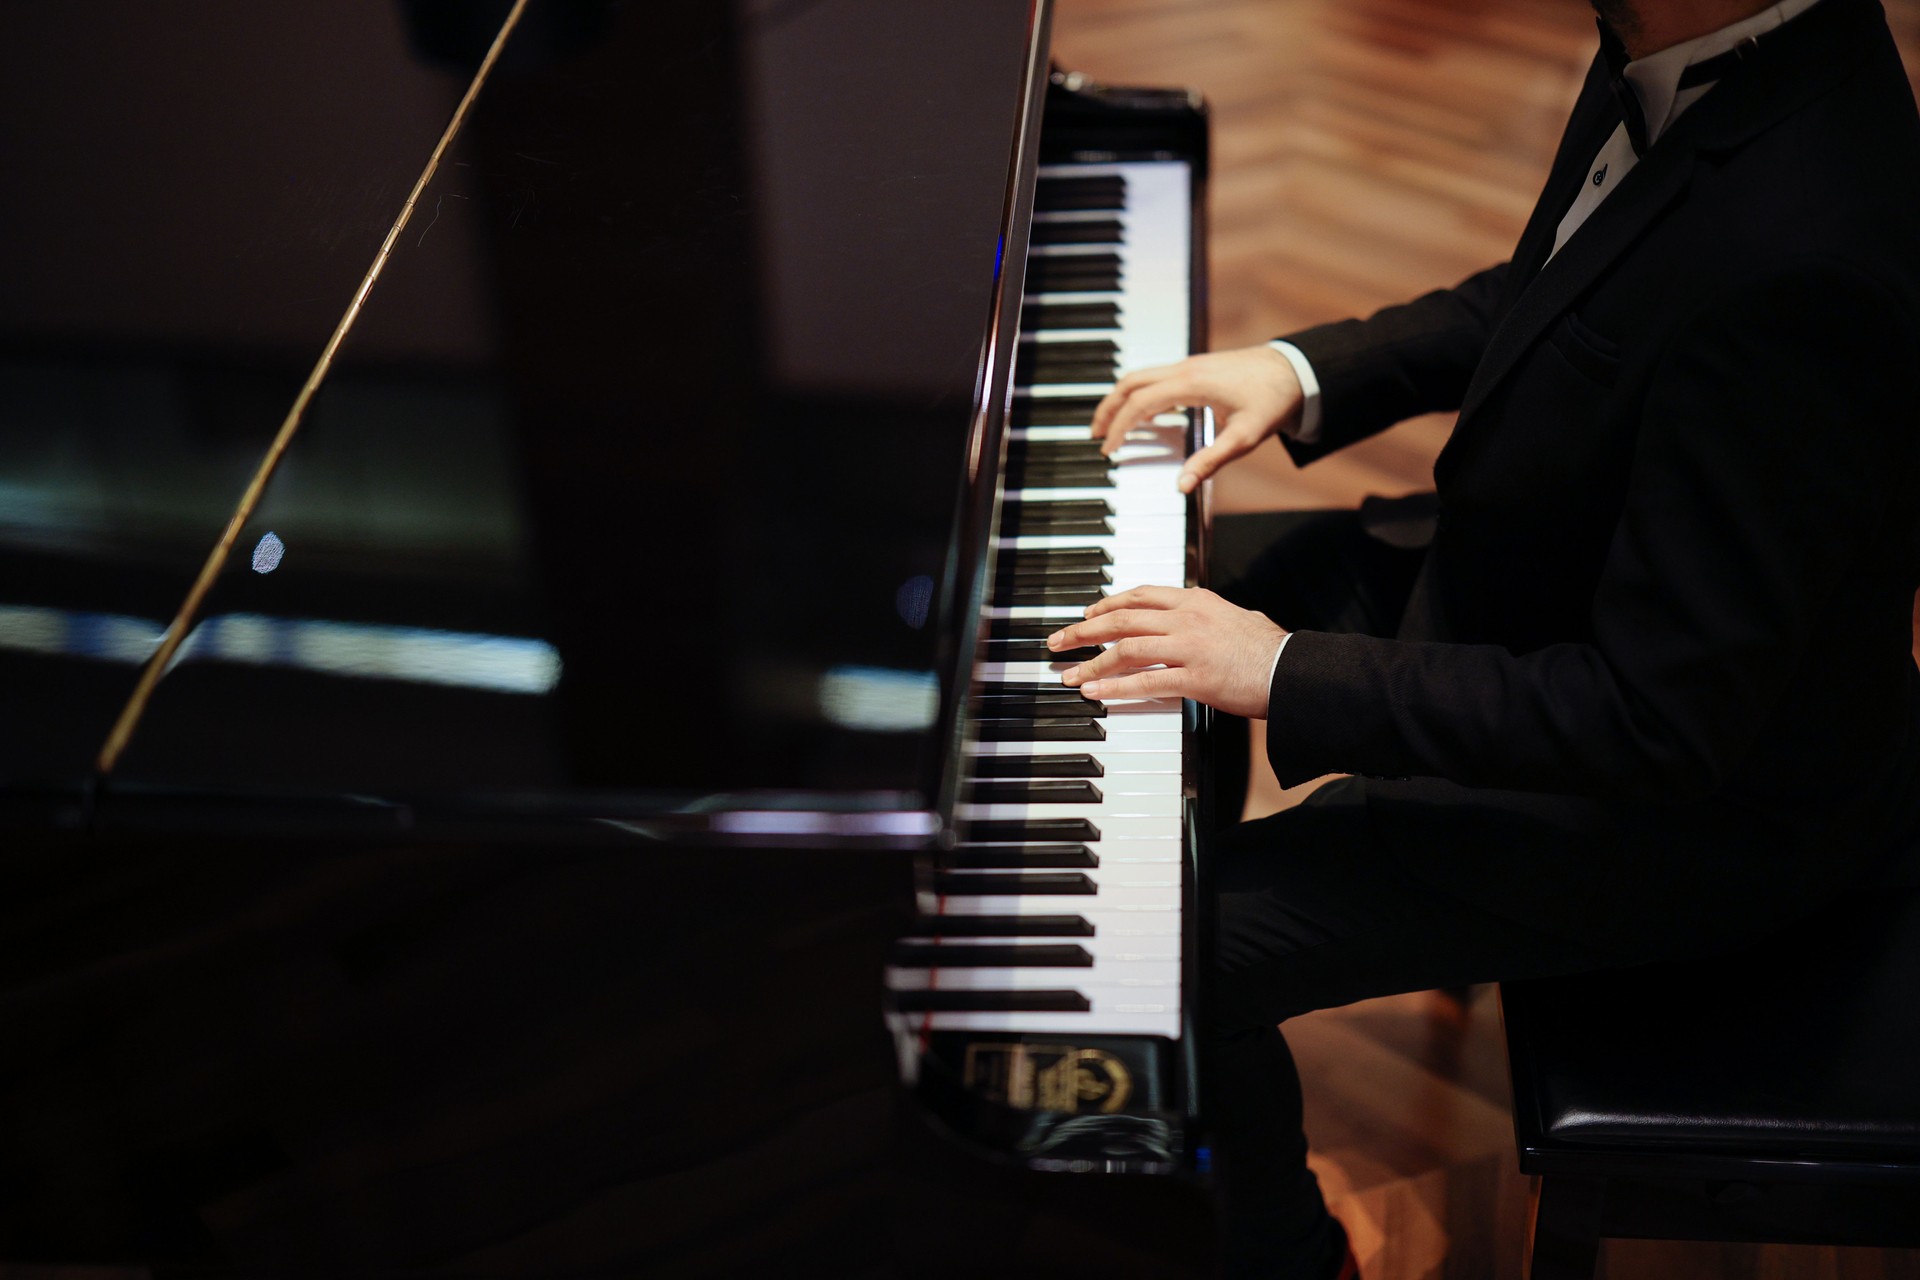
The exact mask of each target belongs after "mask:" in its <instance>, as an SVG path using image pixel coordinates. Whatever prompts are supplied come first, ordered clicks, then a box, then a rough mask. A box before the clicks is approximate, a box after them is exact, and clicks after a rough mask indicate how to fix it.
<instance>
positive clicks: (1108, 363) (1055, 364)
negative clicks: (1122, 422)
mask: <svg viewBox="0 0 1920 1280" xmlns="http://www.w3.org/2000/svg"><path fill="white" fill-rule="evenodd" d="M1118 370H1119V364H1118V362H1117V361H1115V360H1114V359H1113V358H1112V357H1110V356H1086V357H1071V356H1065V355H1054V354H1052V353H1050V352H1047V351H1045V350H1043V349H1041V348H1038V347H1033V346H1027V347H1022V348H1021V350H1020V354H1019V356H1017V357H1016V358H1015V359H1014V362H1013V382H1014V385H1015V386H1018V387H1054V386H1078V385H1079V384H1081V383H1086V384H1089V385H1092V384H1095V383H1102V384H1104V383H1108V382H1112V381H1114V380H1115V378H1116V375H1117V373H1118Z"/></svg>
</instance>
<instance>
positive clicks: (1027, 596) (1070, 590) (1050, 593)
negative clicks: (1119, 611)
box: [993, 586, 1106, 606]
mask: <svg viewBox="0 0 1920 1280" xmlns="http://www.w3.org/2000/svg"><path fill="white" fill-rule="evenodd" d="M1105 598H1106V592H1104V591H1102V590H1101V589H1100V588H1098V587H1049V586H1030V587H1023V586H1014V587H1007V588H1004V589H1002V588H1000V587H995V589H994V593H993V603H995V604H1000V605H1037V604H1057V605H1068V606H1071V605H1081V606H1085V605H1090V604H1098V603H1099V602H1100V601H1102V600H1104V599H1105Z"/></svg>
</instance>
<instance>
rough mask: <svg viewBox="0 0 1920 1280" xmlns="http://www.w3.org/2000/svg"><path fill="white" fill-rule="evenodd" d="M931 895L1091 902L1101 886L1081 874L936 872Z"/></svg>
mask: <svg viewBox="0 0 1920 1280" xmlns="http://www.w3.org/2000/svg"><path fill="white" fill-rule="evenodd" d="M933 891H934V892H935V893H937V894H941V895H943V896H945V897H948V898H1026V897H1031V898H1090V897H1092V896H1093V895H1094V894H1097V893H1099V892H1100V886H1099V885H1097V884H1095V883H1094V880H1093V877H1092V876H1090V875H1088V874H1087V873H1086V872H1084V871H1030V872H1020V871H1009V872H1007V873H1006V874H1005V875H1002V874H1000V873H999V872H997V871H982V872H978V873H974V872H936V873H935V874H934V877H933Z"/></svg>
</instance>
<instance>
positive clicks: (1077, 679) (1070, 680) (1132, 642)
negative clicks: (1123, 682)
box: [1060, 636, 1180, 687]
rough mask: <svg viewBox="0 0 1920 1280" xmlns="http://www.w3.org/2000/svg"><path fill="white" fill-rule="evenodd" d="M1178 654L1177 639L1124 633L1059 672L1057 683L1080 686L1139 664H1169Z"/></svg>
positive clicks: (1140, 665) (1174, 660)
mask: <svg viewBox="0 0 1920 1280" xmlns="http://www.w3.org/2000/svg"><path fill="white" fill-rule="evenodd" d="M1179 656H1180V642H1179V641H1177V640H1175V639H1173V638H1171V637H1169V636H1128V637H1127V638H1126V639H1124V640H1121V641H1119V642H1118V643H1117V644H1114V645H1111V646H1109V647H1108V648H1107V649H1106V650H1105V651H1104V652H1103V653H1101V654H1100V656H1099V657H1097V658H1088V659H1087V660H1086V661H1085V662H1082V663H1080V664H1078V665H1077V666H1072V667H1069V668H1067V669H1066V670H1065V671H1063V672H1061V673H1060V683H1061V684H1064V685H1067V686H1069V687H1072V686H1076V685H1082V684H1086V683H1087V682H1088V681H1090V680H1099V679H1103V678H1105V677H1107V676H1118V675H1125V674H1126V673H1127V672H1129V671H1138V670H1139V669H1140V668H1142V667H1157V666H1161V665H1162V664H1173V663H1176V662H1177V661H1178V659H1179Z"/></svg>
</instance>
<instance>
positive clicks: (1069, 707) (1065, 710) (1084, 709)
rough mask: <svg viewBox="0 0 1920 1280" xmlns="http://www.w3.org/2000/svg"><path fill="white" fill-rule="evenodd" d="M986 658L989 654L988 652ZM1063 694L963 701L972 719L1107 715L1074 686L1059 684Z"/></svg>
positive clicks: (1104, 708) (1102, 705)
mask: <svg viewBox="0 0 1920 1280" xmlns="http://www.w3.org/2000/svg"><path fill="white" fill-rule="evenodd" d="M988 658H989V661H991V660H992V655H988ZM1060 691H1061V692H1062V693H1064V694H1066V695H1067V696H1066V697H1064V698H1050V697H1048V696H1046V695H1045V694H1034V695H1031V696H1028V697H1001V698H992V697H989V698H975V699H973V700H972V701H971V702H969V703H968V704H967V709H968V710H969V711H971V712H972V713H973V715H974V717H975V718H976V719H980V720H1071V719H1075V718H1076V717H1087V718H1091V719H1094V720H1102V719H1105V718H1106V715H1107V704H1106V703H1104V702H1095V701H1094V700H1093V699H1091V698H1083V697H1081V696H1080V691H1079V690H1078V689H1069V688H1067V687H1066V686H1065V685H1062V686H1060Z"/></svg>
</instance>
